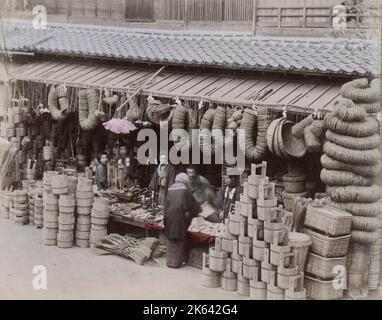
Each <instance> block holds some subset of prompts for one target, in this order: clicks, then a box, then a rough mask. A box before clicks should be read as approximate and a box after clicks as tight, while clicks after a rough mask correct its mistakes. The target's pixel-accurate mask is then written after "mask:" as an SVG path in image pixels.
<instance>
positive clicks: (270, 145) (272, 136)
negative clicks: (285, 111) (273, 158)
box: [266, 118, 283, 154]
mask: <svg viewBox="0 0 382 320" xmlns="http://www.w3.org/2000/svg"><path fill="white" fill-rule="evenodd" d="M282 120H283V118H279V119H276V120H274V121H272V122H271V124H270V125H269V127H268V130H267V135H266V136H267V146H268V149H269V151H270V152H271V153H273V154H275V150H274V148H273V143H274V139H275V132H276V128H277V126H278V125H279V123H280V122H281V121H282Z"/></svg>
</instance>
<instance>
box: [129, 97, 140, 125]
mask: <svg viewBox="0 0 382 320" xmlns="http://www.w3.org/2000/svg"><path fill="white" fill-rule="evenodd" d="M129 106H130V108H129V110H127V112H126V119H127V120H129V121H131V122H135V121H137V120H139V119H141V118H142V114H143V112H144V107H141V106H140V105H139V100H138V98H137V97H134V98H132V99H131V100H130V101H129Z"/></svg>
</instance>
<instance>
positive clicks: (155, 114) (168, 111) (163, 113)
mask: <svg viewBox="0 0 382 320" xmlns="http://www.w3.org/2000/svg"><path fill="white" fill-rule="evenodd" d="M146 117H147V119H148V120H149V121H150V122H151V123H153V124H156V125H159V122H160V121H164V120H167V121H171V117H172V107H171V105H169V104H165V103H161V102H160V101H158V100H151V101H149V102H148V104H147V108H146Z"/></svg>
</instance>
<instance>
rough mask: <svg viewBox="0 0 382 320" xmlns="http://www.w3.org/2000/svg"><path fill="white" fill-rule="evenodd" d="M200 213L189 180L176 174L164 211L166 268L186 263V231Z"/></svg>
mask: <svg viewBox="0 0 382 320" xmlns="http://www.w3.org/2000/svg"><path fill="white" fill-rule="evenodd" d="M201 211H202V209H201V207H200V205H199V203H198V202H197V201H196V200H195V198H194V197H193V195H192V193H191V190H190V179H189V178H188V176H187V175H186V174H185V173H180V174H178V175H177V176H176V178H175V183H174V184H173V185H172V186H171V187H170V188H169V189H168V193H167V198H166V201H165V210H164V227H165V232H166V236H167V266H168V267H170V268H179V267H181V265H182V264H183V262H187V261H188V243H187V239H188V238H187V231H188V228H189V227H190V224H191V221H192V219H193V218H194V217H197V216H198V214H199V213H200V212H201Z"/></svg>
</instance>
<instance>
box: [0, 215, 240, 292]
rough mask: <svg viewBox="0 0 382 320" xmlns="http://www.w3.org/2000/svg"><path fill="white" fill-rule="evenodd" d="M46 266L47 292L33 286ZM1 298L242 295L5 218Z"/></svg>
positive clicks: (189, 271) (194, 275)
mask: <svg viewBox="0 0 382 320" xmlns="http://www.w3.org/2000/svg"><path fill="white" fill-rule="evenodd" d="M35 265H44V266H45V267H46V268H47V290H34V289H33V287H32V280H33V277H34V276H35V275H34V274H33V273H32V269H33V267H34V266H35ZM0 299H243V298H242V297H240V296H239V295H238V294H237V293H234V294H232V293H227V292H224V291H222V290H221V289H208V288H204V287H202V285H201V270H199V269H196V268H193V267H184V268H182V269H179V270H174V269H168V268H167V267H166V266H165V259H160V260H159V261H158V263H157V264H155V265H153V266H138V265H137V264H135V263H134V262H132V261H129V260H127V259H124V258H120V257H117V256H111V255H108V256H97V255H95V254H94V252H92V250H91V249H81V248H77V247H74V248H70V249H60V248H58V247H48V246H44V245H43V244H42V235H41V231H40V230H38V229H36V228H35V227H33V226H29V225H28V226H16V225H15V224H14V223H13V222H11V221H9V220H0Z"/></svg>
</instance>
